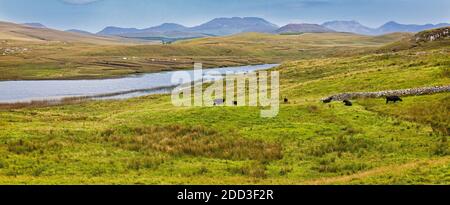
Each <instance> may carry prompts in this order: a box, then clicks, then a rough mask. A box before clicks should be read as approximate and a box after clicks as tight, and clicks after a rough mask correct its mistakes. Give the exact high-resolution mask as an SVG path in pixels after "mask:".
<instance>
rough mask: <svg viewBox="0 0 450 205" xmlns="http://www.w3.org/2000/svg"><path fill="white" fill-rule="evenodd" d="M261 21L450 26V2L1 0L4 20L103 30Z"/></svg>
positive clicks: (389, 0)
mask: <svg viewBox="0 0 450 205" xmlns="http://www.w3.org/2000/svg"><path fill="white" fill-rule="evenodd" d="M234 16H238V17H247V16H252V17H262V18H265V19H266V20H268V21H270V22H272V23H275V24H278V25H280V26H283V25H285V24H288V23H319V24H320V23H323V22H326V21H330V20H356V21H359V22H360V23H362V24H364V25H367V26H370V27H379V26H381V25H382V24H384V23H386V22H388V21H396V22H399V23H406V24H426V23H450V0H38V1H37V0H0V21H9V22H15V23H30V22H39V23H42V24H44V25H46V26H47V27H51V28H56V29H61V30H66V29H81V30H86V31H90V32H98V31H100V30H101V29H103V28H104V27H106V26H120V27H135V28H148V27H151V26H155V25H159V24H162V23H180V24H183V25H186V26H195V25H199V24H202V23H204V22H206V21H209V20H211V19H213V18H216V17H234Z"/></svg>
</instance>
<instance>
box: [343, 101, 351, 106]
mask: <svg viewBox="0 0 450 205" xmlns="http://www.w3.org/2000/svg"><path fill="white" fill-rule="evenodd" d="M343 102H344V104H345V106H353V103H352V102H350V100H344V101H343Z"/></svg>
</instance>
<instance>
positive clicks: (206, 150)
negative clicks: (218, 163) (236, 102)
mask: <svg viewBox="0 0 450 205" xmlns="http://www.w3.org/2000/svg"><path fill="white" fill-rule="evenodd" d="M107 132H108V133H112V134H111V136H105V135H104V134H102V136H101V137H100V140H101V141H103V142H106V143H112V144H113V145H114V146H117V147H120V148H123V149H126V150H131V151H136V152H146V151H149V150H152V151H158V152H164V153H168V154H171V155H175V156H181V155H191V156H201V157H210V158H221V159H231V160H258V161H269V160H275V159H280V158H282V150H281V145H280V144H279V143H269V142H265V141H262V140H253V139H245V138H243V137H240V136H238V135H237V134H235V133H229V134H228V135H227V136H225V135H224V134H221V133H218V132H216V131H215V130H213V129H208V128H205V127H202V126H196V127H188V126H180V125H173V126H162V127H155V126H153V127H143V128H135V129H132V131H130V132H129V133H128V134H122V133H120V132H119V133H116V132H111V131H107Z"/></svg>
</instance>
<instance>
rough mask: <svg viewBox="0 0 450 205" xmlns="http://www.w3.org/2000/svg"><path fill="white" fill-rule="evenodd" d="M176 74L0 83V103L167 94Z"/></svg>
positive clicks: (233, 69) (227, 70)
mask: <svg viewBox="0 0 450 205" xmlns="http://www.w3.org/2000/svg"><path fill="white" fill-rule="evenodd" d="M277 65H278V64H264V65H251V66H239V67H225V68H212V69H204V70H203V75H201V76H200V77H199V78H197V79H196V78H194V77H193V76H194V75H193V71H192V70H190V71H186V72H188V73H189V74H190V75H191V76H192V79H193V81H198V80H201V78H203V79H217V76H208V75H207V72H210V71H215V72H218V73H221V74H225V73H235V74H236V73H247V72H254V71H258V70H267V69H270V68H273V67H275V66H277ZM175 72H176V71H171V72H159V73H149V74H143V75H137V76H129V77H123V78H116V79H101V80H25V81H0V103H18V102H31V101H46V100H61V99H64V98H72V97H91V98H93V99H126V98H132V97H139V96H144V95H149V94H162V93H170V91H171V90H172V89H173V87H174V86H177V85H176V84H173V83H172V82H171V78H172V75H173V74H174V73H175Z"/></svg>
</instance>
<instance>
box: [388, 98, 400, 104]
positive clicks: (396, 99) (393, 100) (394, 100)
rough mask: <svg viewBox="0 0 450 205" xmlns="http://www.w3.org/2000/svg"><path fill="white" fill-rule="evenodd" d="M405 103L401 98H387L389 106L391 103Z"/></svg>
mask: <svg viewBox="0 0 450 205" xmlns="http://www.w3.org/2000/svg"><path fill="white" fill-rule="evenodd" d="M398 101H400V102H403V100H402V99H401V98H400V97H399V96H387V97H386V104H389V102H394V103H396V102H398Z"/></svg>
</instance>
